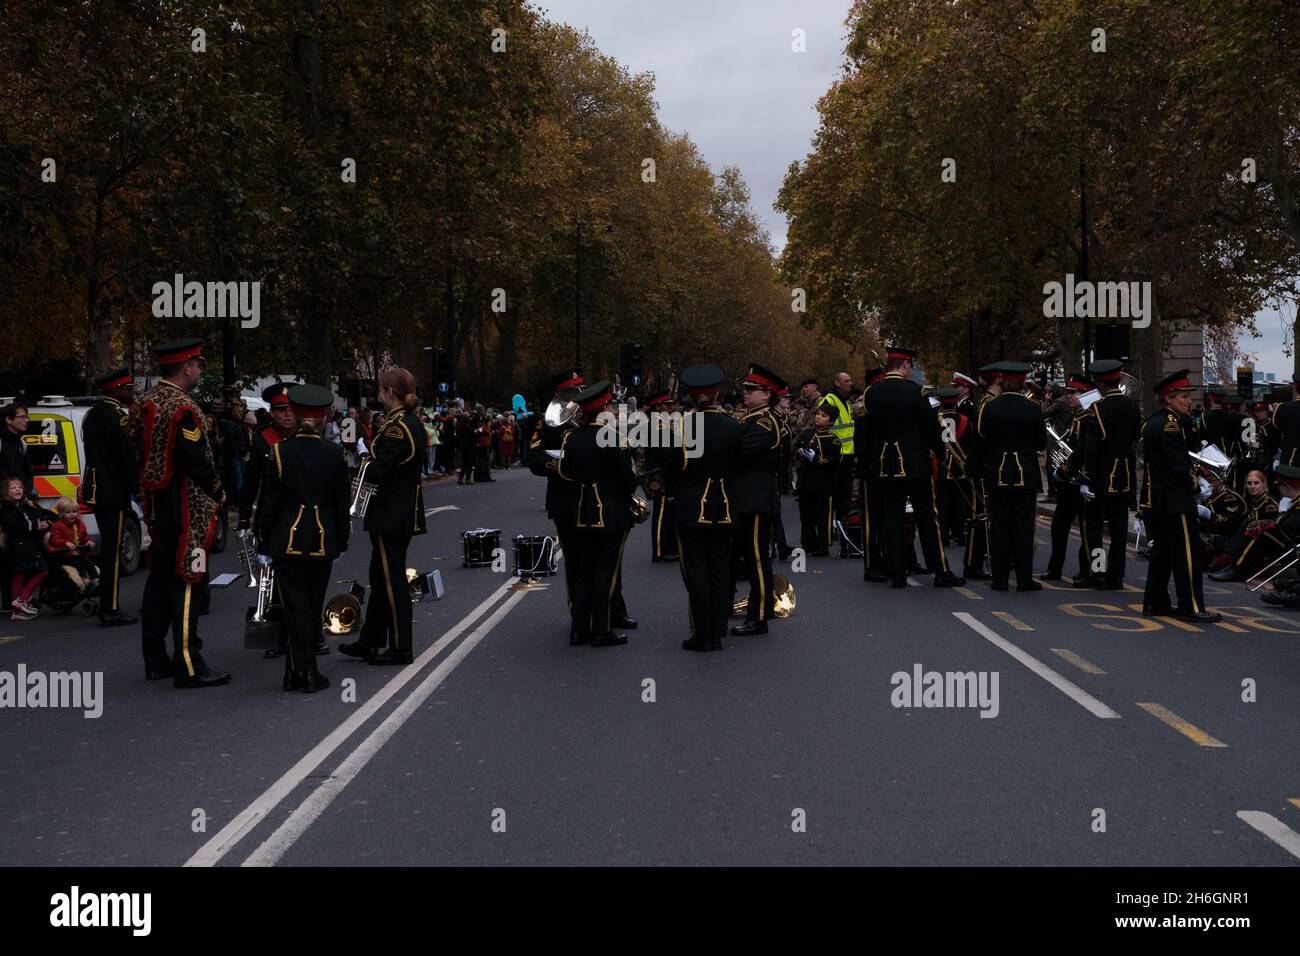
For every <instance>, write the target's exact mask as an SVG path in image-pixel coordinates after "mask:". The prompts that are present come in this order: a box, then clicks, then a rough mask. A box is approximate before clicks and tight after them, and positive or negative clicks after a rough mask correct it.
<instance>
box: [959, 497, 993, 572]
mask: <svg viewBox="0 0 1300 956" xmlns="http://www.w3.org/2000/svg"><path fill="white" fill-rule="evenodd" d="M973 486H974V491H975V514H973V515H972V516H971V518H970V520H969V522H967V531H966V557H965V559H964V561H963V571H964V572H965V573H967V574H969V573H970V572H972V571H983V570H984V560H985V559H986V558H987V557H988V555H989V503H988V494H987V493H986V492H985V490H984V482H982V481H980V480H979V479H976V480H975V481H974V482H973Z"/></svg>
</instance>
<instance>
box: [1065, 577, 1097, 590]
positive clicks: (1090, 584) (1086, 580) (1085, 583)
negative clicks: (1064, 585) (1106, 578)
mask: <svg viewBox="0 0 1300 956" xmlns="http://www.w3.org/2000/svg"><path fill="white" fill-rule="evenodd" d="M1070 587H1072V588H1075V589H1077V590H1080V591H1082V590H1084V589H1085V588H1088V589H1094V588H1096V587H1097V580H1096V578H1092V577H1083V576H1082V575H1080V576H1079V577H1076V578H1075V579H1074V580H1073V581H1071V582H1070Z"/></svg>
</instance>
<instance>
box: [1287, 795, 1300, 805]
mask: <svg viewBox="0 0 1300 956" xmlns="http://www.w3.org/2000/svg"><path fill="white" fill-rule="evenodd" d="M1286 802H1287V803H1289V804H1291V805H1292V806H1293V807H1300V797H1287V798H1286Z"/></svg>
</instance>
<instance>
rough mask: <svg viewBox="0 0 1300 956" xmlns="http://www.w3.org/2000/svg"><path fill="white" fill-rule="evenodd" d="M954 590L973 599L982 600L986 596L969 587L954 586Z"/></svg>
mask: <svg viewBox="0 0 1300 956" xmlns="http://www.w3.org/2000/svg"><path fill="white" fill-rule="evenodd" d="M953 590H954V591H956V592H957V593H958V594H964V595H965V596H966V597H968V598H970V599H971V600H972V601H982V600H984V598H983V597H982V596H980V595H978V594H976V593H975V592H974V591H972V590H971V589H970V588H969V587H960V588H953Z"/></svg>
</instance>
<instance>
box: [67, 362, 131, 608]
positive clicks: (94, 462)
mask: <svg viewBox="0 0 1300 956" xmlns="http://www.w3.org/2000/svg"><path fill="white" fill-rule="evenodd" d="M95 384H96V385H97V386H99V390H100V391H101V392H103V393H104V400H103V401H102V402H99V403H98V404H96V405H95V406H94V407H93V408H91V409H90V411H88V412H86V417H85V419H84V420H83V421H82V423H81V435H82V439H83V440H84V442H85V445H86V473H85V477H84V479H83V481H82V482H81V485H80V487H79V488H78V489H77V490H78V494H79V495H80V496H81V499H82V503H83V504H85V505H87V506H89V507H90V510H91V512H92V513H93V514H94V515H95V521H96V523H97V524H98V525H99V535H100V540H101V541H102V542H103V546H102V547H101V548H100V554H101V555H102V557H101V558H100V561H101V563H103V565H104V567H103V568H102V569H101V570H102V574H101V580H102V582H103V587H102V588H101V589H100V598H99V626H100V627H116V626H120V625H122V624H134V623H136V621H137V620H138V618H136V617H133V616H131V615H129V614H127V613H126V612H124V611H123V610H122V603H121V590H120V581H121V577H122V534H123V531H124V529H125V526H126V515H127V512H128V511H130V510H131V496H132V494H134V493H135V492H136V490H137V488H138V481H139V477H138V475H137V474H136V459H135V448H133V447H132V445H131V439H130V437H129V436H128V434H127V428H126V425H127V416H128V414H129V410H130V407H131V400H132V398H133V397H134V390H135V379H134V378H132V376H131V373H130V371H129V370H128V369H127V368H125V367H123V368H119V369H117V370H115V371H112V372H109V373H108V374H107V375H101V376H100V377H99V378H98V379H97V380H96V381H95Z"/></svg>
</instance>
